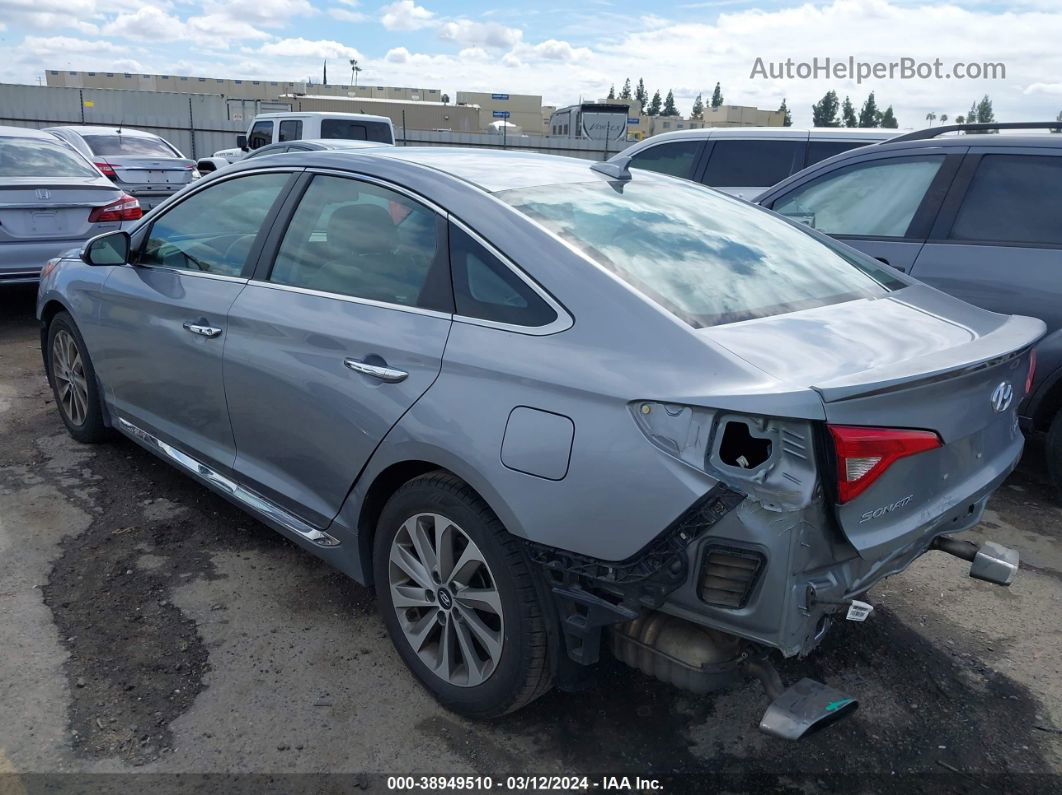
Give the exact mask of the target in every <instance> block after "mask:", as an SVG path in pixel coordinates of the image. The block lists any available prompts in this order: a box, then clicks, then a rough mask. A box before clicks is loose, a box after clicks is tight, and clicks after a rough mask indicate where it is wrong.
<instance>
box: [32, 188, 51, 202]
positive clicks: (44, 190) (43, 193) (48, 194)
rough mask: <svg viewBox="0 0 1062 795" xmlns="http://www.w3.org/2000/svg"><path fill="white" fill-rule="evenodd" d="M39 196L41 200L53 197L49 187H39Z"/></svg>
mask: <svg viewBox="0 0 1062 795" xmlns="http://www.w3.org/2000/svg"><path fill="white" fill-rule="evenodd" d="M36 193H37V198H38V199H40V200H41V201H47V200H48V199H50V198H52V194H51V192H50V191H49V190H48V189H47V188H37V191H36Z"/></svg>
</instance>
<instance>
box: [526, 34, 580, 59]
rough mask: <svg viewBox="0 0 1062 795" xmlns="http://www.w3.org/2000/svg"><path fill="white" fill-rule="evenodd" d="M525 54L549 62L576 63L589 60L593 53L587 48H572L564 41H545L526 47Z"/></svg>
mask: <svg viewBox="0 0 1062 795" xmlns="http://www.w3.org/2000/svg"><path fill="white" fill-rule="evenodd" d="M527 54H528V55H529V56H530V57H532V58H544V59H546V60H549V61H577V60H580V59H585V58H590V57H591V56H592V55H593V52H592V51H591V50H590V48H589V47H573V46H572V45H571V44H569V43H568V42H566V41H558V40H557V39H547V40H546V41H543V42H541V43H539V44H535V45H532V46H529V47H527Z"/></svg>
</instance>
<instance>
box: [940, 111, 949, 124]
mask: <svg viewBox="0 0 1062 795" xmlns="http://www.w3.org/2000/svg"><path fill="white" fill-rule="evenodd" d="M947 120H948V114H947V113H941V114H940V123H941V124H943V123H944V122H946V121H947Z"/></svg>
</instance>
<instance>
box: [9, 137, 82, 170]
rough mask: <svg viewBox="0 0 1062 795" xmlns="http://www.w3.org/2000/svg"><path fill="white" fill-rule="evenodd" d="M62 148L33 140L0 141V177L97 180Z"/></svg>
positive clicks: (78, 160) (79, 158)
mask: <svg viewBox="0 0 1062 795" xmlns="http://www.w3.org/2000/svg"><path fill="white" fill-rule="evenodd" d="M98 176H100V172H98V171H97V170H96V169H95V168H93V167H92V165H91V164H90V163H89V162H88V161H87V160H85V159H84V158H82V157H81V156H79V155H78V154H77V153H76V152H72V151H70V150H69V149H67V148H66V147H65V146H63V145H61V144H58V143H54V144H53V143H51V142H50V141H41V140H37V139H33V138H6V137H5V138H0V177H98Z"/></svg>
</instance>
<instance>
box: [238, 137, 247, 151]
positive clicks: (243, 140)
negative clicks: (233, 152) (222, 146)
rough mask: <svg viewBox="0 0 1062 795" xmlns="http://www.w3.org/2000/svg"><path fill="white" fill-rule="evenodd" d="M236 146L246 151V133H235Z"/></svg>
mask: <svg viewBox="0 0 1062 795" xmlns="http://www.w3.org/2000/svg"><path fill="white" fill-rule="evenodd" d="M236 146H238V147H239V148H240V149H242V150H243V151H245V152H246V151H247V136H246V135H237V136H236Z"/></svg>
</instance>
